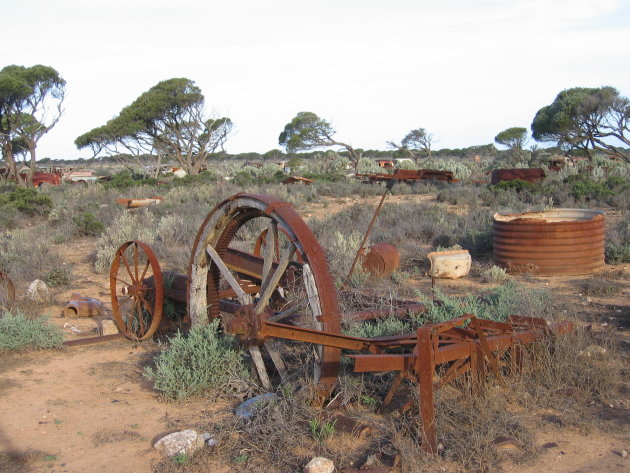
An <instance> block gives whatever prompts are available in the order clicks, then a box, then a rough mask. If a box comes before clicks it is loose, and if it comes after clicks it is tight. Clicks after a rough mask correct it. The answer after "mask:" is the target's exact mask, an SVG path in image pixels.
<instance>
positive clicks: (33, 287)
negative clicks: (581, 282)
mask: <svg viewBox="0 0 630 473" xmlns="http://www.w3.org/2000/svg"><path fill="white" fill-rule="evenodd" d="M26 298H27V299H29V300H31V301H33V302H48V301H49V300H50V291H49V290H48V286H47V285H46V283H45V282H44V281H42V280H41V279H36V280H35V281H33V282H32V283H31V284H30V286H28V289H27V290H26Z"/></svg>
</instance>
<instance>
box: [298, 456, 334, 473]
mask: <svg viewBox="0 0 630 473" xmlns="http://www.w3.org/2000/svg"><path fill="white" fill-rule="evenodd" d="M334 470H335V464H334V463H333V461H332V460H329V459H328V458H324V457H315V458H313V459H312V460H311V461H310V462H308V463H307V464H306V466H305V467H304V473H333V471H334Z"/></svg>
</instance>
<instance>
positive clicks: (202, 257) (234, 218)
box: [187, 193, 341, 393]
mask: <svg viewBox="0 0 630 473" xmlns="http://www.w3.org/2000/svg"><path fill="white" fill-rule="evenodd" d="M254 219H263V220H262V222H264V223H267V224H268V228H270V229H272V230H274V231H273V232H272V235H271V237H273V238H275V239H276V241H279V240H278V238H279V235H280V234H282V235H284V238H285V240H287V239H288V242H287V247H285V248H282V249H281V250H280V251H281V252H282V253H283V255H284V254H286V255H287V256H288V258H287V259H289V260H290V259H291V257H292V256H293V255H299V257H300V258H301V261H302V262H303V265H302V268H301V269H300V273H299V275H298V276H299V277H298V281H299V282H300V286H301V288H300V289H299V290H298V291H297V292H299V293H304V291H306V292H307V293H308V297H307V305H308V306H309V308H310V311H311V312H312V315H313V316H316V317H318V319H317V320H316V321H315V326H316V327H317V328H318V329H320V330H323V331H326V332H329V333H337V334H338V333H340V332H341V314H340V310H339V305H338V302H337V294H336V291H335V285H334V281H333V278H332V276H331V274H330V272H329V270H328V263H327V262H326V258H325V253H324V250H323V249H322V248H321V246H320V245H319V243H318V242H317V239H316V238H315V236H314V235H313V233H312V232H311V230H310V228H309V227H308V226H307V225H306V223H305V222H304V220H302V218H301V217H300V216H299V215H298V214H297V212H296V211H295V210H294V209H293V207H292V206H291V205H290V204H289V203H287V202H283V201H281V200H279V199H277V198H275V197H271V196H266V195H256V194H246V193H242V194H236V195H234V196H232V197H230V198H228V199H227V200H225V201H223V202H222V203H220V204H218V205H217V206H216V207H215V208H214V209H213V210H212V211H211V212H210V213H209V214H208V216H207V217H206V219H205V220H204V222H203V223H202V225H201V227H200V229H199V232H198V233H197V237H196V239H195V242H194V244H193V250H192V254H191V259H190V264H189V272H188V281H189V287H188V302H187V303H188V314H189V316H190V317H191V319H192V322H193V325H194V324H195V323H200V322H201V320H202V319H203V318H205V317H209V318H210V319H212V318H215V317H218V316H219V315H220V313H221V312H222V306H221V300H222V297H221V295H222V294H221V291H222V290H225V289H224V287H225V285H226V283H229V286H231V287H232V289H233V290H234V293H235V295H236V296H238V299H239V303H240V305H247V304H245V303H244V301H247V300H248V298H249V295H248V294H246V293H245V292H244V291H242V289H239V287H235V286H234V285H239V283H238V282H236V281H233V280H232V279H233V276H230V274H229V269H230V268H228V266H227V265H226V264H225V262H223V264H221V263H222V259H223V258H225V257H226V255H227V254H228V253H229V251H228V249H229V247H230V244H231V243H232V242H233V239H234V237H235V235H236V234H237V232H238V231H239V229H240V228H242V227H243V226H244V225H246V224H247V223H248V222H250V221H252V220H254ZM274 233H275V235H273V234H274ZM269 237H270V236H269V235H268V240H269ZM275 246H276V245H275V244H274V243H269V244H268V245H267V247H269V248H270V250H269V251H268V257H265V258H264V259H265V260H266V261H265V262H267V263H268V265H267V266H268V268H269V269H268V271H265V270H264V268H263V271H262V272H261V273H263V274H261V278H260V280H258V281H259V284H260V285H261V287H260V293H261V296H260V297H259V300H258V302H257V304H256V308H255V311H256V312H258V311H263V310H264V309H265V307H266V306H267V305H268V304H269V303H270V302H269V301H270V300H271V304H272V305H281V304H283V303H284V301H283V298H282V296H281V295H279V293H278V291H277V284H278V283H279V282H280V279H277V280H275V281H274V280H273V279H274V277H275V276H276V273H277V272H278V269H280V270H281V273H282V274H280V275H278V276H279V278H280V277H282V276H283V275H284V274H285V273H287V272H289V271H290V270H291V268H295V265H294V264H292V263H290V264H284V265H283V266H284V267H283V268H279V267H276V268H275V270H273V271H272V268H273V264H272V263H274V262H275V256H276V255H274V253H275V251H273V250H274V249H275ZM282 260H283V258H282V257H281V258H280V261H278V265H279V266H280V265H281V263H282ZM232 270H233V268H232ZM235 272H237V273H238V271H235ZM265 272H266V273H267V274H266V275H265V274H264V273H265ZM272 275H273V276H272ZM252 279H255V278H253V277H252ZM261 280H262V282H261ZM253 282H256V281H253ZM283 292H285V293H294V292H295V291H291V290H289V291H283ZM263 294H265V297H263ZM286 306H287V307H286V310H290V309H291V302H290V301H287V304H286ZM280 314H282V312H280ZM280 314H275V315H276V316H278V315H280ZM263 339H264V337H263ZM259 340H260V339H259ZM317 351H318V355H317V356H316V358H317V361H316V368H315V370H316V373H315V378H316V379H318V380H319V384H320V386H322V392H326V393H329V392H330V391H331V390H332V387H333V386H334V384H335V383H336V379H337V373H338V371H339V360H340V357H341V352H340V350H339V349H338V348H336V347H331V346H325V347H321V348H319V349H318V350H317ZM252 356H253V355H252ZM259 374H260V370H259Z"/></svg>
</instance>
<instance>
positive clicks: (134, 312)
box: [109, 240, 164, 340]
mask: <svg viewBox="0 0 630 473" xmlns="http://www.w3.org/2000/svg"><path fill="white" fill-rule="evenodd" d="M147 281H151V283H150V284H147ZM109 286H110V291H111V302H112V313H113V315H114V320H115V322H116V325H117V326H118V330H119V331H120V332H121V333H122V334H123V335H124V336H125V337H127V338H129V339H130V340H147V339H148V338H150V337H152V336H153V334H154V333H155V331H156V330H157V328H158V326H159V325H160V320H161V318H162V306H163V301H164V284H163V280H162V271H161V269H160V264H159V263H158V260H157V257H156V256H155V253H153V250H151V248H150V247H149V246H148V245H147V244H145V243H143V242H141V241H138V240H133V241H128V242H126V243H125V244H123V245H122V246H121V247H120V248H118V250H117V251H116V256H115V257H114V261H113V263H112V266H111V270H110V274H109Z"/></svg>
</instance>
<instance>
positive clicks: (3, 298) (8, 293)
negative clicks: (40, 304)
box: [0, 271, 15, 310]
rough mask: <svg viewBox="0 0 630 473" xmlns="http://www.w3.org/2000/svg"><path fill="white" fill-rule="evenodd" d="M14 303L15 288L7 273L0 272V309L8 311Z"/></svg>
mask: <svg viewBox="0 0 630 473" xmlns="http://www.w3.org/2000/svg"><path fill="white" fill-rule="evenodd" d="M14 302H15V286H14V285H13V281H11V278H10V277H9V275H8V274H7V273H5V272H4V271H0V309H4V310H9V309H11V307H12V306H13V303H14Z"/></svg>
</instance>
